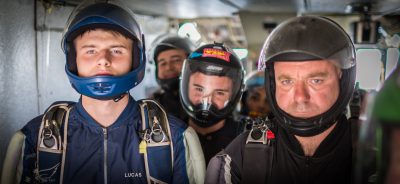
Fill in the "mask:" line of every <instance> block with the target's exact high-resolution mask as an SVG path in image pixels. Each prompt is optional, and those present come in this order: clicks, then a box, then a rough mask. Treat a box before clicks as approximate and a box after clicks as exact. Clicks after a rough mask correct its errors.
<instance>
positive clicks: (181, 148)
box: [20, 97, 189, 184]
mask: <svg viewBox="0 0 400 184" xmlns="http://www.w3.org/2000/svg"><path fill="white" fill-rule="evenodd" d="M42 116H43V115H41V116H38V117H36V118H34V119H33V120H31V121H30V122H29V123H28V124H27V125H25V126H24V127H23V128H22V130H21V131H22V133H23V134H24V136H25V140H24V146H23V147H22V148H23V152H22V158H23V159H22V160H23V161H22V164H23V167H22V168H23V170H22V175H21V178H20V181H21V183H31V182H32V181H33V180H34V176H35V175H34V168H35V162H36V147H37V137H38V132H39V127H40V123H41V121H42ZM168 119H169V124H170V129H171V136H172V141H173V144H174V147H173V149H174V163H173V168H174V169H173V177H172V178H173V179H172V182H173V183H189V180H188V172H187V167H186V162H187V161H186V157H185V144H184V136H183V134H184V131H185V130H186V129H187V125H186V124H184V123H183V122H182V121H180V120H178V119H177V118H175V117H173V116H168ZM68 126H69V127H68V137H67V140H68V142H67V149H66V150H67V151H66V158H65V167H64V177H63V178H64V179H63V180H64V183H85V184H87V183H147V181H146V171H145V166H144V156H143V154H140V153H139V143H140V141H141V138H140V137H139V135H138V132H139V130H140V128H141V115H140V107H139V106H138V103H137V102H136V101H135V100H133V98H132V97H130V99H129V103H128V105H127V107H126V108H125V109H124V111H123V112H122V113H121V115H120V116H119V117H118V119H117V120H116V122H114V124H112V125H111V126H109V127H107V128H103V127H101V126H100V125H99V124H98V123H96V121H95V120H94V119H93V118H92V117H91V116H90V115H89V114H88V113H87V112H86V111H85V109H84V108H83V106H82V103H81V101H79V102H78V103H76V104H74V105H73V107H72V110H71V112H70V116H69V124H68ZM161 160H162V159H161ZM160 164H163V163H160ZM45 172H48V173H47V174H51V173H52V172H53V171H51V170H49V171H41V174H43V175H46V173H45Z"/></svg>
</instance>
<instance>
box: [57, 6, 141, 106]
mask: <svg viewBox="0 0 400 184" xmlns="http://www.w3.org/2000/svg"><path fill="white" fill-rule="evenodd" d="M99 2H100V1H94V0H90V1H89V0H87V1H84V2H83V3H81V4H80V5H79V6H78V7H77V8H76V9H75V10H74V11H73V12H72V13H71V15H70V17H69V19H68V22H67V25H66V28H65V30H64V34H63V40H62V42H61V43H62V48H63V50H64V53H65V55H66V57H67V61H66V64H65V72H66V73H67V76H68V79H69V81H70V83H71V85H72V87H73V88H74V89H75V90H76V91H77V92H78V93H80V94H82V95H86V96H89V97H91V98H95V99H99V100H109V99H114V100H118V99H120V98H121V96H122V95H123V94H124V93H127V92H128V91H129V90H130V89H132V88H133V87H135V86H136V85H138V84H139V83H140V82H141V81H142V80H143V77H144V72H145V65H146V62H145V61H146V57H145V56H146V54H145V47H144V45H145V43H144V37H143V34H142V32H141V30H140V26H139V24H138V23H137V21H136V20H135V16H134V14H133V12H132V11H130V10H129V9H125V8H124V7H125V6H124V5H123V4H121V2H119V1H115V0H114V1H107V2H105V1H104V3H99ZM97 28H101V29H106V30H112V31H116V32H118V33H121V34H122V35H124V36H125V37H127V38H130V39H132V40H133V45H132V52H133V53H132V66H133V67H132V70H131V71H130V72H128V73H127V74H124V75H121V76H93V77H81V76H78V72H77V71H78V69H77V64H76V49H75V46H74V43H73V42H74V39H75V38H76V37H77V36H79V35H81V34H83V33H84V32H85V31H87V30H92V29H97Z"/></svg>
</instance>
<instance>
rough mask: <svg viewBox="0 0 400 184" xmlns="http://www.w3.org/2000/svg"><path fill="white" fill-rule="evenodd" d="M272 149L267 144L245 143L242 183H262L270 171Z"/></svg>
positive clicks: (266, 179)
mask: <svg viewBox="0 0 400 184" xmlns="http://www.w3.org/2000/svg"><path fill="white" fill-rule="evenodd" d="M273 154H274V149H273V148H272V146H271V145H268V144H259V143H248V144H246V145H245V149H244V158H243V169H242V180H241V183H242V184H248V183H252V184H264V183H266V182H267V181H268V179H269V178H270V176H271V171H272V159H273Z"/></svg>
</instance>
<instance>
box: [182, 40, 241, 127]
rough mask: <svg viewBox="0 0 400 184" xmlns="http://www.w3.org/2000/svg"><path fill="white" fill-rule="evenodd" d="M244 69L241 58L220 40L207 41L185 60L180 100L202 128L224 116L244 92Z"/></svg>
mask: <svg viewBox="0 0 400 184" xmlns="http://www.w3.org/2000/svg"><path fill="white" fill-rule="evenodd" d="M243 77H244V70H243V66H242V64H241V62H240V61H239V59H238V57H237V56H236V55H235V54H234V53H233V51H232V50H230V49H229V48H227V47H226V46H224V45H223V44H221V43H215V44H207V45H204V46H202V47H200V48H198V49H197V50H196V51H194V52H193V53H192V54H191V55H190V56H189V58H188V59H187V60H185V62H184V65H183V70H182V78H181V82H180V99H181V103H182V105H183V108H184V109H185V111H186V112H187V114H188V115H189V116H190V117H191V118H193V120H194V122H195V123H196V124H197V125H198V126H201V127H209V126H212V125H214V124H216V123H217V122H218V121H220V120H222V119H225V118H226V117H228V116H229V115H230V113H231V112H232V111H233V109H234V108H235V107H236V104H237V102H238V101H239V100H240V97H241V96H242V93H243V87H244V84H243Z"/></svg>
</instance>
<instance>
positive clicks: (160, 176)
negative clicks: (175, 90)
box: [139, 100, 174, 184]
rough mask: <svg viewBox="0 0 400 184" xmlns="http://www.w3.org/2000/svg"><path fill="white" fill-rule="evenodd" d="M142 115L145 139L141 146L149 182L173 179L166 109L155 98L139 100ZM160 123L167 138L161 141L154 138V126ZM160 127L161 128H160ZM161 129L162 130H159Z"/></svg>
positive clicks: (161, 183)
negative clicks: (155, 140)
mask: <svg viewBox="0 0 400 184" xmlns="http://www.w3.org/2000/svg"><path fill="white" fill-rule="evenodd" d="M139 106H140V108H141V115H142V131H143V134H144V135H143V140H142V142H141V143H140V144H141V145H139V147H141V146H143V145H145V146H143V148H141V149H144V150H141V153H143V154H144V164H145V169H146V176H147V183H149V184H152V183H157V184H164V183H168V182H172V181H171V179H172V178H171V176H172V173H173V163H174V157H173V155H174V154H173V144H172V141H171V138H172V136H171V131H170V127H169V122H168V117H167V114H166V112H165V111H164V109H163V108H162V107H161V105H159V104H158V103H157V102H155V101H153V100H141V101H139ZM155 123H158V124H159V126H160V127H161V130H162V132H163V133H164V134H165V136H166V138H165V139H164V138H163V139H162V141H160V142H154V140H152V139H153V138H154V137H152V133H153V132H152V131H154V129H152V127H153V126H154V124H155ZM160 127H159V128H160ZM158 131H160V130H158Z"/></svg>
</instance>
